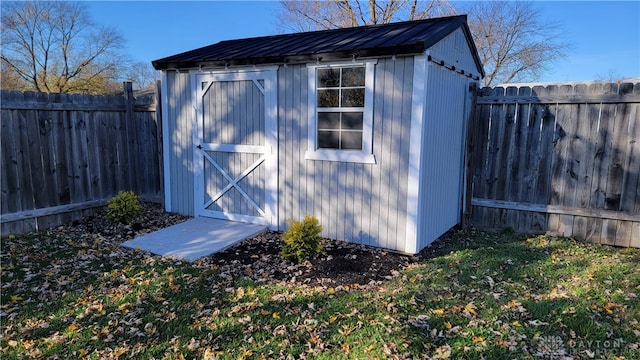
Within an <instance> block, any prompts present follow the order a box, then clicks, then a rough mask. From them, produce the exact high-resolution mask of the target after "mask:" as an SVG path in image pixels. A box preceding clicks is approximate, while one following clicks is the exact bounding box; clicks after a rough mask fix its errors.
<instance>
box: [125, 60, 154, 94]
mask: <svg viewBox="0 0 640 360" xmlns="http://www.w3.org/2000/svg"><path fill="white" fill-rule="evenodd" d="M127 80H128V81H131V82H132V83H133V88H134V90H143V89H147V88H151V87H152V86H153V84H154V83H155V82H156V80H160V76H159V72H158V71H156V70H155V69H154V68H153V66H151V63H149V62H137V63H134V64H133V65H131V66H130V67H129V69H128V71H127Z"/></svg>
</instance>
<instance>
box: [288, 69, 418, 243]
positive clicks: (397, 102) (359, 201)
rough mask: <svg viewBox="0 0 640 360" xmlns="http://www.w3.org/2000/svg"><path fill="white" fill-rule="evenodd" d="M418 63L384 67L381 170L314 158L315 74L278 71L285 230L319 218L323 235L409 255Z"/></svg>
mask: <svg viewBox="0 0 640 360" xmlns="http://www.w3.org/2000/svg"><path fill="white" fill-rule="evenodd" d="M412 77H413V58H411V57H408V58H403V57H399V58H397V59H396V60H392V59H383V60H380V61H379V62H378V63H377V64H376V71H375V89H374V96H375V97H376V98H375V99H376V100H375V101H374V104H375V105H374V106H375V108H374V119H373V122H374V129H373V136H374V140H373V141H374V147H373V152H374V155H375V156H376V164H358V163H338V162H330V161H317V160H306V159H305V151H306V149H307V134H308V133H307V129H308V126H309V125H308V119H307V103H306V99H307V91H308V90H307V84H306V79H307V68H306V67H305V66H304V65H289V66H287V67H280V69H279V71H278V104H279V105H278V107H279V109H278V116H279V122H278V138H279V140H278V141H279V143H278V144H279V146H278V159H279V161H278V164H279V165H278V166H279V167H278V172H279V174H278V178H279V188H280V199H279V203H278V206H279V208H278V224H279V229H280V230H284V229H285V228H286V227H287V220H288V219H292V218H293V219H301V218H302V217H304V215H305V214H310V215H314V216H316V217H317V218H318V219H319V220H320V223H321V225H322V226H323V236H326V237H330V238H334V239H339V240H346V241H351V242H355V243H359V244H366V245H372V246H377V247H386V248H389V249H394V250H399V251H403V250H404V238H405V235H406V229H405V224H406V217H405V216H406V201H407V186H406V183H407V180H406V179H407V173H408V154H409V151H408V145H407V144H406V139H407V138H408V135H409V131H410V125H411V124H410V121H411V107H410V104H411V92H412V85H411V83H412Z"/></svg>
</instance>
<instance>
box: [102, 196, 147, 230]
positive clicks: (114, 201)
mask: <svg viewBox="0 0 640 360" xmlns="http://www.w3.org/2000/svg"><path fill="white" fill-rule="evenodd" d="M141 212H142V206H141V205H140V201H139V200H138V196H137V195H136V194H134V193H133V191H120V192H119V193H118V195H116V196H114V197H112V198H111V199H109V201H107V220H109V221H110V222H119V223H123V224H129V223H131V222H132V221H133V219H135V218H136V217H137V216H138V215H140V213H141Z"/></svg>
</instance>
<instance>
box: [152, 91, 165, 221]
mask: <svg viewBox="0 0 640 360" xmlns="http://www.w3.org/2000/svg"><path fill="white" fill-rule="evenodd" d="M154 90H155V91H154V92H153V102H154V103H155V104H156V141H157V143H158V144H157V149H158V173H159V176H160V203H161V204H162V208H163V209H164V208H165V203H164V202H165V199H164V158H163V156H164V148H163V139H162V136H163V133H162V82H161V81H160V80H156V82H155V87H154Z"/></svg>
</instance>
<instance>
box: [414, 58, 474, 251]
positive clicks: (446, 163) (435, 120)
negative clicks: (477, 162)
mask: <svg viewBox="0 0 640 360" xmlns="http://www.w3.org/2000/svg"><path fill="white" fill-rule="evenodd" d="M427 79H428V85H427V87H426V99H427V101H426V103H425V110H424V111H425V115H424V118H425V122H424V125H423V137H422V141H423V149H424V150H423V154H422V162H421V164H420V171H421V172H422V174H421V179H422V180H421V184H420V205H419V206H420V212H419V213H420V214H421V215H420V219H418V221H419V224H418V226H419V227H420V230H419V231H418V233H419V234H420V238H419V240H420V243H419V244H418V250H420V249H422V248H423V247H425V246H427V245H428V244H429V243H431V242H432V241H433V240H435V239H436V238H438V237H439V236H440V235H442V234H443V233H444V232H446V231H447V230H449V229H450V228H451V227H453V226H455V225H456V224H458V223H459V222H460V214H461V204H462V191H463V181H464V176H463V175H464V172H463V171H464V167H463V157H464V148H465V146H464V144H465V139H466V135H465V119H467V117H466V116H465V115H467V114H465V112H467V113H468V112H469V109H470V107H469V106H467V108H466V109H465V99H466V97H467V96H468V91H469V90H468V89H469V83H470V82H471V81H472V80H471V79H469V78H467V77H465V76H461V75H459V74H456V73H455V72H452V71H450V70H448V69H446V68H444V67H442V66H439V65H436V64H434V63H431V62H429V63H428V65H427Z"/></svg>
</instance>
